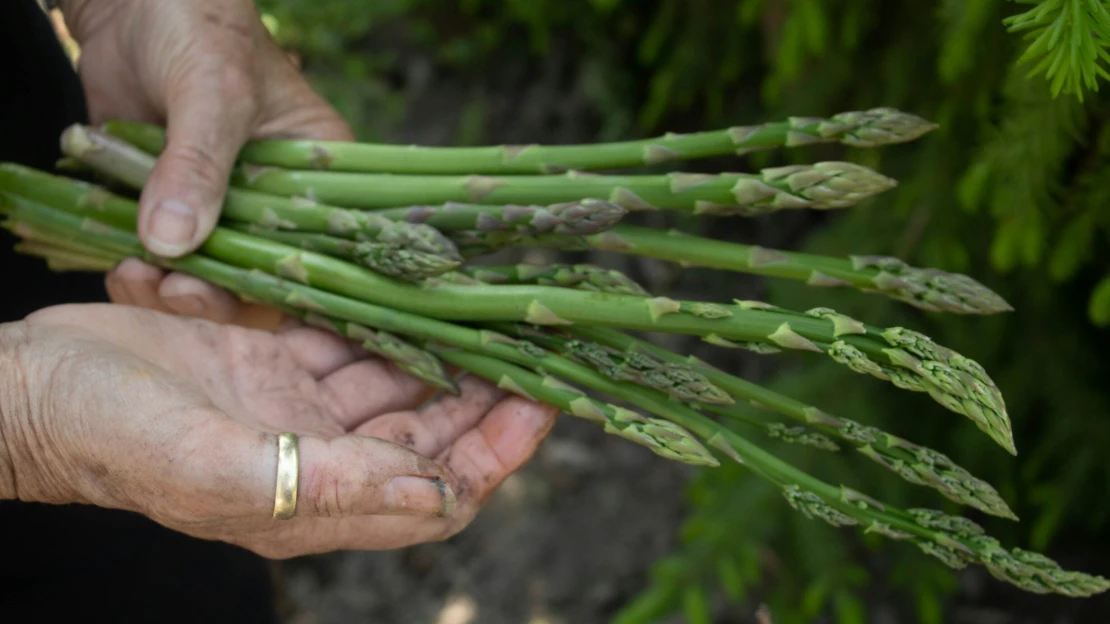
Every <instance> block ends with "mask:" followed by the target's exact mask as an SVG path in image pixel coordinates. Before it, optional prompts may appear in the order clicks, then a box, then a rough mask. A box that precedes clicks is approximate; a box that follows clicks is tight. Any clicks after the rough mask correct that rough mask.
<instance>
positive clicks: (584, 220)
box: [373, 198, 628, 236]
mask: <svg viewBox="0 0 1110 624" xmlns="http://www.w3.org/2000/svg"><path fill="white" fill-rule="evenodd" d="M627 213H628V211H627V210H625V209H624V208H621V207H620V206H618V205H616V204H614V203H611V202H607V201H602V200H600V199H589V198H587V199H583V200H581V201H572V202H564V203H561V204H551V205H549V206H514V205H508V206H487V205H481V204H459V203H455V202H448V203H446V204H444V205H442V206H409V207H407V208H386V209H383V210H375V211H374V213H373V214H375V215H378V216H382V217H386V218H388V219H393V220H395V221H404V222H406V223H424V224H427V225H430V226H432V227H434V228H436V229H437V230H439V231H441V232H454V231H458V230H478V231H481V232H503V231H504V232H516V233H518V234H523V235H526V236H535V235H537V234H557V235H562V234H565V235H569V236H586V235H588V234H596V233H598V232H603V231H605V230H607V229H609V228H611V227H613V226H614V225H616V224H617V222H619V221H620V220H621V217H623V216H624V215H625V214H627Z"/></svg>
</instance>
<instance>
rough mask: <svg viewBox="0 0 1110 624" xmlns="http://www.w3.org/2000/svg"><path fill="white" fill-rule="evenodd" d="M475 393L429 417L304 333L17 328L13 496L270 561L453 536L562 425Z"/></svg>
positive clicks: (208, 327) (114, 315)
mask: <svg viewBox="0 0 1110 624" xmlns="http://www.w3.org/2000/svg"><path fill="white" fill-rule="evenodd" d="M461 386H462V394H461V396H459V397H457V398H456V397H449V396H448V397H446V398H441V399H439V400H436V401H434V402H431V403H428V404H426V405H425V406H423V407H420V406H421V404H422V403H423V402H424V401H425V400H426V399H428V398H429V395H430V392H429V390H428V389H427V387H425V386H423V385H422V384H420V383H419V382H417V381H415V380H413V379H412V378H411V377H408V376H407V375H404V374H402V373H399V372H397V371H396V370H394V369H393V368H392V367H391V366H389V365H387V364H385V363H383V362H381V361H379V360H376V359H366V358H364V354H363V353H361V352H360V351H359V350H357V349H355V348H354V347H353V346H352V345H351V344H350V343H348V342H347V341H345V340H341V339H339V338H337V337H334V336H331V335H329V334H325V333H323V332H320V331H318V330H315V329H311V328H306V327H301V326H295V325H291V326H290V327H287V328H285V329H283V330H282V331H280V332H278V333H269V332H263V331H259V330H253V329H246V328H242V327H236V326H230V325H218V324H214V323H211V322H208V321H204V320H199V319H187V318H181V317H174V316H170V315H166V314H161V313H157V312H152V311H148V310H141V309H137V308H133V307H128V306H118V305H75V306H59V307H54V308H48V309H45V310H42V311H40V312H37V313H35V314H33V315H31V316H30V317H28V318H27V319H26V320H25V321H24V322H22V323H14V324H8V325H2V326H0V498H18V499H20V500H25V501H38V502H47V503H70V502H78V503H89V504H94V505H99V506H102V507H109V508H118V509H128V510H132V511H136V512H139V513H142V514H145V515H147V516H149V517H150V518H152V519H154V520H155V521H157V522H159V523H161V524H163V525H165V526H167V527H169V528H172V529H175V530H178V531H181V532H183V533H186V534H189V535H193V536H196V537H201V538H206V539H217V540H223V541H227V542H230V543H234V544H238V545H241V546H243V547H245V548H248V549H250V550H252V551H254V552H256V553H259V554H262V555H264V556H268V557H290V556H296V555H302V554H308V553H317V552H326V551H332V550H340V549H357V550H376V549H388V548H397V547H402V546H406V545H410V544H414V543H419V542H426V541H432V540H438V539H443V538H445V537H447V536H450V535H452V534H453V533H455V532H456V531H458V530H460V529H462V528H463V527H464V526H466V524H467V523H469V522H470V520H471V519H472V518H473V517H474V515H475V514H476V513H477V511H478V509H479V507H480V506H481V504H482V503H483V502H484V501H485V500H486V498H488V497H489V496H490V495H491V494H492V493H493V492H494V491H495V489H496V488H497V487H498V485H499V484H500V483H501V482H502V481H503V480H504V479H505V478H506V477H507V476H508V475H509V474H511V473H512V472H513V471H514V470H516V469H517V468H519V467H520V466H521V465H523V464H524V463H525V462H526V461H528V459H529V458H530V457H531V455H532V454H533V453H534V451H535V450H536V448H537V447H538V445H539V444H540V442H541V441H542V439H543V437H544V436H545V435H546V434H547V432H548V431H549V430H550V428H551V426H552V424H553V423H554V419H555V417H556V415H557V414H556V411H555V410H554V409H552V408H550V407H546V406H540V405H537V404H535V403H532V402H530V401H525V400H523V399H521V398H518V397H506V396H505V394H504V393H503V392H502V391H500V390H498V389H496V388H494V387H492V386H491V385H490V384H488V383H485V382H483V381H479V380H476V379H474V378H466V379H464V380H463V381H462V384H461ZM281 431H294V432H298V433H300V434H302V438H301V442H300V452H301V475H300V492H299V502H298V508H297V517H296V518H294V519H293V520H290V521H279V520H273V519H272V518H271V513H272V510H273V501H274V486H275V470H276V455H277V453H276V450H277V446H276V434H277V433H279V432H281ZM429 458H431V459H429ZM395 477H402V479H400V480H398V481H392V479H393V478H395ZM405 477H408V478H405ZM439 480H443V481H445V482H446V483H447V484H448V485H449V487H448V488H444V487H443V482H442V481H439ZM452 506H454V507H455V508H454V509H453V510H452V509H451V507H452ZM444 514H447V515H446V516H445V515H444Z"/></svg>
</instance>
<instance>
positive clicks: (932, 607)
mask: <svg viewBox="0 0 1110 624" xmlns="http://www.w3.org/2000/svg"><path fill="white" fill-rule="evenodd" d="M913 598H914V604H916V605H917V619H918V621H919V622H920V623H921V624H941V621H942V620H941V615H942V610H941V607H940V597H939V596H937V593H936V592H935V591H933V588H932V587H931V586H929V585H926V584H924V583H922V584H918V585H915V586H914V592H913Z"/></svg>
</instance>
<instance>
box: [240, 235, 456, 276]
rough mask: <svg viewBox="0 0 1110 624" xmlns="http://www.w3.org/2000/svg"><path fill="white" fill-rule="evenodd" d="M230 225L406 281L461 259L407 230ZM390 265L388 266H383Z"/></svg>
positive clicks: (448, 267) (434, 273) (437, 272)
mask: <svg viewBox="0 0 1110 624" xmlns="http://www.w3.org/2000/svg"><path fill="white" fill-rule="evenodd" d="M225 225H226V227H228V228H229V229H233V230H237V231H240V232H247V233H250V234H253V235H255V236H260V237H262V238H266V239H269V240H273V241H277V242H279V243H284V244H286V245H291V246H296V247H300V248H301V249H308V250H311V251H315V252H317V253H321V254H326V255H329V256H333V257H336V258H343V259H345V260H350V261H351V262H354V263H356V264H359V265H361V266H364V267H366V268H368V269H371V270H374V271H377V272H379V273H382V274H384V275H390V276H391V277H395V278H397V279H403V280H405V281H420V280H423V279H428V278H432V277H436V276H438V275H442V274H444V273H447V272H448V271H451V270H452V269H455V268H457V267H458V262H456V261H454V260H449V259H446V258H444V257H443V256H441V255H439V254H438V253H437V252H436V250H435V249H434V245H433V246H423V245H420V244H419V242H418V241H414V240H412V239H411V238H409V237H408V233H407V232H404V231H394V230H392V229H391V227H390V226H386V227H384V228H382V229H381V230H380V231H379V232H378V234H377V235H375V236H374V237H372V238H371V239H370V240H367V241H356V240H348V239H345V238H336V237H334V236H329V235H328V234H315V233H309V232H286V231H280V230H271V229H269V228H266V227H262V226H258V225H248V224H243V223H234V222H231V223H226V224H225ZM383 267H389V270H383Z"/></svg>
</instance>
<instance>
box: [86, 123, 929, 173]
mask: <svg viewBox="0 0 1110 624" xmlns="http://www.w3.org/2000/svg"><path fill="white" fill-rule="evenodd" d="M936 127H937V126H936V124H933V123H930V122H927V121H925V120H924V119H921V118H920V117H917V116H914V115H910V114H907V113H903V112H900V111H897V110H894V109H890V108H875V109H871V110H868V111H859V112H850V113H841V114H839V115H835V116H833V117H832V118H829V119H820V118H808V117H791V118H789V119H787V120H785V121H779V122H772V123H765V124H760V125H758V126H740V127H734V128H727V129H724V130H716V131H710V132H696V133H692V134H667V135H664V136H660V137H653V138H650V139H642V140H636V141H622V142H618V143H599V144H588V145H502V146H488V147H423V146H416V145H381V144H366V143H350V142H336V141H306V140H284V139H263V140H257V141H252V142H250V143H248V144H247V145H246V146H245V147H244V148H243V151H242V153H241V154H240V158H241V159H242V160H243V161H245V162H250V163H255V164H262V165H272V166H278V167H286V168H290V169H324V170H330V171H353V172H368V173H420V174H428V173H431V174H450V173H460V174H465V173H498V174H506V173H512V174H517V173H540V174H547V173H560V172H563V171H567V170H570V169H579V170H597V169H615V168H625V167H637V166H642V165H654V164H658V163H661V162H667V161H675V160H691V159H696V158H707V157H711V156H727V155H733V154H738V153H739V154H744V153H747V152H751V151H756V150H761V149H772V148H779V147H794V146H799V145H808V144H813V143H832V142H840V143H844V144H845V145H850V146H853V147H877V146H880V145H890V144H894V143H903V142H906V141H912V140H914V139H916V138H918V137H919V136H921V135H923V134H925V133H927V132H929V131H931V130H933V129H934V128H936ZM104 128H105V130H106V131H107V132H110V133H112V134H114V135H116V136H119V137H122V138H124V139H126V140H127V141H129V142H131V143H135V144H137V145H141V146H143V148H144V149H147V150H148V151H151V152H153V153H157V152H160V151H161V149H162V147H163V145H164V143H165V134H164V132H163V131H162V129H161V128H157V127H154V126H148V125H144V124H136V123H130V122H109V123H107V124H105V125H104Z"/></svg>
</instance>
